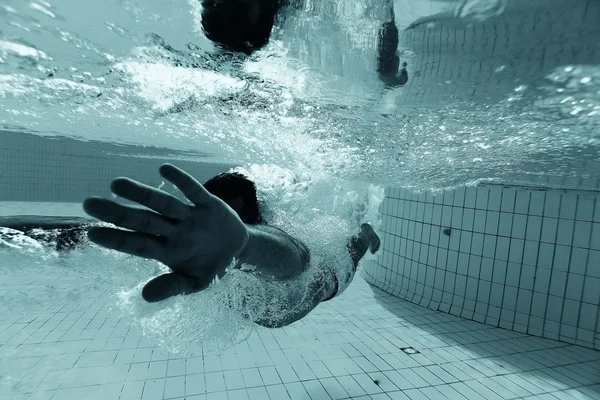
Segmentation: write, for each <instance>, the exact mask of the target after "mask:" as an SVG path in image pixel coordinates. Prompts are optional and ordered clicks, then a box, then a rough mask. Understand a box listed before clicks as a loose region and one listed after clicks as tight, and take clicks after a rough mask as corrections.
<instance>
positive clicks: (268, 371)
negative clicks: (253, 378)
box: [258, 367, 281, 385]
mask: <svg viewBox="0 0 600 400" xmlns="http://www.w3.org/2000/svg"><path fill="white" fill-rule="evenodd" d="M258 370H259V372H260V376H261V377H262V380H263V382H264V383H265V385H274V384H279V383H281V378H280V377H279V374H278V373H277V370H276V369H275V367H262V368H259V369H258Z"/></svg>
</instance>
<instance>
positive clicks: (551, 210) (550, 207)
mask: <svg viewBox="0 0 600 400" xmlns="http://www.w3.org/2000/svg"><path fill="white" fill-rule="evenodd" d="M560 200H561V196H560V194H559V193H558V192H553V191H548V192H546V201H545V202H544V216H545V217H552V218H558V213H559V209H560Z"/></svg>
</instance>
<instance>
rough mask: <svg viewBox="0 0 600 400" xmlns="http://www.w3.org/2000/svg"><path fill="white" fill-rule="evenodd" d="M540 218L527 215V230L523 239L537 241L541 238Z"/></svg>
mask: <svg viewBox="0 0 600 400" xmlns="http://www.w3.org/2000/svg"><path fill="white" fill-rule="evenodd" d="M541 230H542V217H539V216H533V215H529V216H527V229H526V233H525V238H526V239H527V240H534V241H538V240H540V237H541Z"/></svg>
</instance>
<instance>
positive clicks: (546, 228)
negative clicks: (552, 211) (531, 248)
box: [541, 218, 558, 243]
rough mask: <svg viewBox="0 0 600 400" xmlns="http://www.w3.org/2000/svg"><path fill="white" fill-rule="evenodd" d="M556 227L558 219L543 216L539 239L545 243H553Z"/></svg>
mask: <svg viewBox="0 0 600 400" xmlns="http://www.w3.org/2000/svg"><path fill="white" fill-rule="evenodd" d="M557 229H558V219H556V218H544V219H543V220H542V232H541V233H542V234H541V240H542V241H543V242H546V243H555V242H556V231H557Z"/></svg>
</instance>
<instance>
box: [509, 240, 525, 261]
mask: <svg viewBox="0 0 600 400" xmlns="http://www.w3.org/2000/svg"><path fill="white" fill-rule="evenodd" d="M524 246H525V241H524V240H522V239H516V238H512V239H511V241H510V248H509V253H508V261H511V262H516V263H519V264H520V263H522V262H523V251H524V249H523V247H524Z"/></svg>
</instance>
